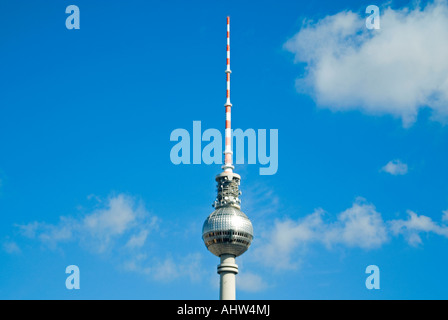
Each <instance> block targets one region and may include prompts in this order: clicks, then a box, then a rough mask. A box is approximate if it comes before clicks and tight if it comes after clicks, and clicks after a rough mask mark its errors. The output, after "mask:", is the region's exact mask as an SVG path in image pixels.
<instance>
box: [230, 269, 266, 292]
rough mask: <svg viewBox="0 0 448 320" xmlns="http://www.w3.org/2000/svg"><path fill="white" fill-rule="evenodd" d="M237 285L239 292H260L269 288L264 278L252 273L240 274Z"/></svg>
mask: <svg viewBox="0 0 448 320" xmlns="http://www.w3.org/2000/svg"><path fill="white" fill-rule="evenodd" d="M236 285H237V287H238V290H242V291H247V292H259V291H263V290H266V288H267V287H268V285H267V283H266V282H265V281H264V280H263V278H262V277H260V276H259V275H256V274H254V273H251V272H243V273H239V274H238V276H237V277H236Z"/></svg>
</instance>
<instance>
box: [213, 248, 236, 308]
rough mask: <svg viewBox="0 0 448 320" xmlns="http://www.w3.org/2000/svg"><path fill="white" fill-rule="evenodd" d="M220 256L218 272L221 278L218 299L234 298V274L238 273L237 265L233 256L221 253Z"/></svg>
mask: <svg viewBox="0 0 448 320" xmlns="http://www.w3.org/2000/svg"><path fill="white" fill-rule="evenodd" d="M220 258H221V264H220V265H218V274H219V275H220V278H221V279H220V280H221V281H220V290H219V299H220V300H235V299H236V293H235V292H236V287H235V275H236V274H237V273H238V266H237V265H236V264H235V256H234V255H231V254H223V255H221V256H220Z"/></svg>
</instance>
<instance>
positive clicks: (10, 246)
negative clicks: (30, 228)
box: [3, 241, 22, 254]
mask: <svg viewBox="0 0 448 320" xmlns="http://www.w3.org/2000/svg"><path fill="white" fill-rule="evenodd" d="M3 250H4V251H5V252H7V253H9V254H18V253H21V252H22V250H20V247H19V246H18V244H17V243H15V242H14V241H6V242H4V243H3Z"/></svg>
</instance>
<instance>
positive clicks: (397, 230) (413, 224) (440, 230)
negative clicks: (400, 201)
mask: <svg viewBox="0 0 448 320" xmlns="http://www.w3.org/2000/svg"><path fill="white" fill-rule="evenodd" d="M445 215H446V213H445V212H444V215H443V216H442V221H446V220H445ZM389 224H390V228H391V231H392V232H393V233H394V234H395V235H399V234H402V235H404V236H405V238H406V240H407V241H408V243H409V244H410V245H412V246H417V245H419V244H421V243H422V239H421V237H420V233H435V234H437V235H440V236H444V237H446V238H448V226H446V225H443V224H442V225H440V224H437V223H435V222H434V221H433V220H432V219H431V218H430V217H427V216H424V215H420V216H419V215H418V214H416V213H415V212H413V211H410V210H408V219H407V220H400V219H399V220H392V221H390V222H389Z"/></svg>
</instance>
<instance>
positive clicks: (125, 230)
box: [0, 0, 448, 299]
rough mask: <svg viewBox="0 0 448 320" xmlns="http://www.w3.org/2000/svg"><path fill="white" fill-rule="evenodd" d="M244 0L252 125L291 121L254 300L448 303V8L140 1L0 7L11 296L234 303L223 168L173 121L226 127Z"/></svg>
mask: <svg viewBox="0 0 448 320" xmlns="http://www.w3.org/2000/svg"><path fill="white" fill-rule="evenodd" d="M71 4H74V5H77V6H78V7H79V9H80V29H79V30H68V29H67V28H66V26H65V20H66V18H67V17H68V16H69V15H68V14H66V13H65V8H66V7H67V6H68V5H71ZM371 4H375V5H377V6H378V7H379V8H380V19H381V20H380V22H381V28H380V30H368V29H367V28H366V27H365V19H366V18H367V17H368V14H366V13H365V8H366V7H367V6H368V5H371ZM227 15H229V16H230V17H231V32H232V33H231V46H232V62H231V64H232V72H233V73H232V103H233V106H234V108H233V109H232V126H233V127H234V128H241V129H243V130H246V129H249V128H253V129H255V130H258V129H277V130H278V132H279V142H278V145H279V153H278V160H279V166H278V171H277V173H276V174H275V175H270V176H267V175H260V174H259V168H260V164H250V165H249V164H245V165H239V166H237V167H236V168H235V171H236V172H237V173H239V174H240V175H241V176H242V184H241V190H242V191H243V194H242V197H241V199H242V210H243V211H244V212H245V213H246V214H247V215H248V216H249V217H250V219H251V220H252V222H253V225H254V232H255V238H254V241H253V243H252V246H251V248H250V249H249V250H248V252H247V253H245V254H244V255H243V256H241V257H239V258H238V259H237V263H238V265H239V270H240V274H239V275H238V276H237V298H238V299H447V298H448V295H447V290H446V287H447V285H448V282H447V280H446V276H445V274H444V272H443V271H445V270H446V266H447V264H448V258H447V257H446V248H447V245H448V211H447V210H448V183H447V181H448V179H447V178H448V166H447V162H446V159H447V155H448V151H447V150H448V126H447V115H448V79H447V77H446V74H448V73H447V72H448V63H447V62H446V56H447V54H448V46H447V44H446V41H443V39H445V38H446V37H447V36H448V5H447V3H446V2H444V1H439V2H436V3H427V2H421V3H420V7H417V5H416V4H415V3H410V2H403V1H392V2H388V3H383V2H377V3H374V2H359V1H338V2H334V1H315V2H312V3H311V2H302V1H275V2H274V1H245V2H244V3H241V1H225V2H219V3H218V2H210V1H194V2H191V1H188V2H186V1H136V0H133V1H126V2H125V1H114V2H112V3H107V4H105V3H103V2H100V1H83V0H76V1H72V2H67V1H62V2H61V1H53V0H48V1H22V2H20V3H19V2H16V1H9V0H8V1H2V2H1V3H0V30H1V33H0V34H1V39H2V41H1V42H0V59H1V61H2V64H1V65H2V66H1V72H0V88H1V91H0V93H1V94H0V213H1V223H0V298H2V299H216V298H218V275H217V274H216V266H217V264H218V258H217V257H215V256H213V255H212V254H210V253H209V252H208V251H207V250H206V248H205V246H204V244H203V242H202V239H201V229H202V223H203V221H204V220H205V218H206V217H207V216H208V215H209V214H210V213H211V212H212V210H213V208H212V207H211V204H212V202H213V201H214V198H215V196H216V194H215V192H216V191H215V188H216V186H215V181H214V177H215V175H216V174H218V173H219V172H220V170H221V169H220V166H219V165H206V164H200V165H193V164H190V165H182V164H181V165H174V164H173V163H172V162H171V160H170V150H171V148H172V147H173V146H174V144H175V143H174V142H172V141H170V134H171V132H172V131H173V130H175V129H177V128H184V129H186V130H188V131H189V132H190V133H191V132H192V126H193V121H201V124H202V128H203V130H205V129H208V128H217V129H220V130H223V129H224V107H223V105H224V103H225V75H224V70H225V54H226V53H225V41H226V40H225V36H226V33H225V31H226V29H225V28H226V25H225V23H226V16H227ZM69 265H77V266H78V267H79V268H80V272H81V289H80V290H67V289H66V287H65V280H66V278H67V276H68V275H67V274H65V268H66V267H67V266H69ZM369 265H377V266H378V267H379V269H380V279H381V287H380V289H379V290H368V289H367V288H366V286H365V280H366V278H367V276H368V275H367V274H366V273H365V269H366V267H367V266H369Z"/></svg>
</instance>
